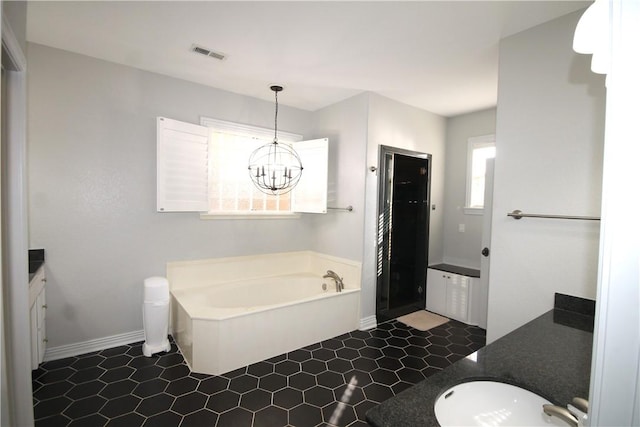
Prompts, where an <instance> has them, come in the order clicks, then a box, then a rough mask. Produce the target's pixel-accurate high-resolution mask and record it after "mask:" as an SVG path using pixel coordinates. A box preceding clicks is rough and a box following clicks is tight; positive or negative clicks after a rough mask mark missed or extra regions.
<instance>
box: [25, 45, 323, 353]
mask: <svg viewBox="0 0 640 427" xmlns="http://www.w3.org/2000/svg"><path fill="white" fill-rule="evenodd" d="M28 61H29V72H28V94H29V98H28V105H29V109H28V125H29V128H28V133H29V147H28V150H29V181H30V183H29V188H30V194H29V204H30V206H29V221H30V245H31V247H33V248H45V250H46V256H47V262H46V265H47V277H48V281H47V299H48V305H49V310H48V312H47V335H48V339H49V346H50V347H56V346H61V345H65V344H70V343H77V342H82V341H86V340H90V339H97V338H102V337H107V336H110V335H115V334H121V333H128V332H131V331H137V330H140V329H142V306H141V304H142V283H143V280H144V278H146V277H148V276H152V275H164V274H165V263H166V262H167V261H178V260H187V259H198V258H208V257H220V256H235V255H250V254H259V253H269V252H280V251H293V250H305V249H308V248H309V247H310V246H311V244H312V242H313V233H312V231H311V229H310V227H309V218H308V217H306V216H305V217H303V218H301V219H297V220H259V221H247V220H245V221H243V220H200V219H199V216H198V214H195V213H156V210H155V195H156V182H155V181H156V177H155V174H156V166H155V163H156V121H155V118H156V116H159V115H162V116H167V117H171V118H175V119H178V120H183V121H188V122H192V123H199V117H200V115H204V116H209V117H214V118H217V119H222V120H230V121H235V122H240V123H246V124H252V125H257V126H263V127H270V126H272V125H273V114H274V107H273V103H272V102H265V101H260V100H257V99H254V98H249V97H245V96H240V95H236V94H233V93H229V92H224V91H221V90H216V89H213V88H209V87H205V86H201V85H197V84H193V83H188V82H185V81H182V80H177V79H174V78H170V77H165V76H161V75H158V74H153V73H149V72H144V71H140V70H136V69H133V68H129V67H125V66H121V65H117V64H113V63H109V62H105V61H101V60H96V59H93V58H89V57H87V56H82V55H77V54H73V53H69V52H65V51H61V50H57V49H52V48H48V47H44V46H40V45H35V44H29V45H28ZM265 90H267V91H268V90H269V89H268V87H266V88H265ZM280 100H281V101H282V102H285V103H286V92H285V95H283V97H282V98H281V99H280ZM311 120H312V116H311V113H309V112H306V111H303V110H298V109H294V108H288V107H286V106H284V105H282V106H281V110H280V114H279V124H280V128H281V129H282V130H283V131H291V132H296V133H300V134H303V135H309V133H310V130H311Z"/></svg>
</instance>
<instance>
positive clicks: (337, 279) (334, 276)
mask: <svg viewBox="0 0 640 427" xmlns="http://www.w3.org/2000/svg"><path fill="white" fill-rule="evenodd" d="M322 278H323V279H326V278H331V279H333V281H334V282H336V292H342V290H343V289H344V283H342V277H340V276H338V275H337V274H336V273H335V272H333V271H331V270H327V274H325V275H324V276H322Z"/></svg>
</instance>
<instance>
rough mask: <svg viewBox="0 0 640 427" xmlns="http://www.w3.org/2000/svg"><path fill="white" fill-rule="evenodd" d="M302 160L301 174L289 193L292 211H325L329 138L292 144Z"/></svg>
mask: <svg viewBox="0 0 640 427" xmlns="http://www.w3.org/2000/svg"><path fill="white" fill-rule="evenodd" d="M293 147H294V148H295V150H296V152H297V153H298V155H299V156H300V160H301V161H302V168H303V169H302V176H301V177H300V181H299V182H298V185H297V186H296V187H295V188H294V189H293V191H292V193H291V198H292V205H291V206H292V210H293V211H294V212H302V213H305V212H309V213H326V212H327V181H328V168H329V139H327V138H322V139H313V140H309V141H299V142H296V143H294V144H293Z"/></svg>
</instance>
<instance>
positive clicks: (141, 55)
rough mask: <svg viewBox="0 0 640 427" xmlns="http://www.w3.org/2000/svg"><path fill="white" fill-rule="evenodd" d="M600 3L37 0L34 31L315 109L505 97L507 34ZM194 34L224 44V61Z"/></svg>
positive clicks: (465, 105) (61, 43)
mask: <svg viewBox="0 0 640 427" xmlns="http://www.w3.org/2000/svg"><path fill="white" fill-rule="evenodd" d="M590 3H591V2H589V1H548V2H547V1H487V2H485V1H468V2H465V1H410V2H400V1H390V2H382V1H373V2H367V1H358V2H329V1H319V2H311V1H289V2H270V1H258V2H245V1H228V2H220V1H199V2H188V1H160V2H151V1H107V2H101V1H80V2H58V1H43V2H37V1H29V3H28V6H27V40H28V41H30V42H34V43H39V44H42V45H47V46H51V47H55V48H59V49H64V50H68V51H72V52H77V53H81V54H84V55H89V56H92V57H96V58H100V59H105V60H107V61H112V62H116V63H119V64H124V65H128V66H132V67H136V68H139V69H142V70H147V71H152V72H156V73H160V74H164V75H168V76H173V77H177V78H180V79H184V80H189V81H193V82H196V83H200V84H203V85H208V86H213V87H216V88H220V89H224V90H228V91H231V92H235V93H239V94H243V95H248V96H252V97H256V98H261V99H266V100H272V99H273V93H272V92H271V91H270V90H269V86H270V85H272V84H280V85H282V86H284V87H285V91H284V92H282V93H281V94H280V96H279V101H280V102H281V103H282V104H286V105H289V106H292V107H298V108H301V109H305V110H309V111H315V110H317V109H320V108H322V107H325V106H327V105H331V104H333V103H335V102H338V101H341V100H343V99H346V98H348V97H351V96H353V95H356V94H358V93H361V92H363V91H371V92H375V93H378V94H380V95H383V96H386V97H389V98H392V99H395V100H397V101H400V102H403V103H405V104H409V105H412V106H415V107H419V108H422V109H424V110H427V111H431V112H433V113H436V114H439V115H442V116H448V117H449V116H455V115H458V114H462V113H466V112H470V111H476V110H480V109H483V108H488V107H492V106H495V104H496V98H497V82H498V43H499V40H500V39H501V38H504V37H507V36H510V35H513V34H516V33H518V32H520V31H523V30H526V29H528V28H531V27H533V26H536V25H538V24H541V23H543V22H546V21H549V20H551V19H554V18H556V17H559V16H562V15H564V14H567V13H570V12H572V11H574V10H577V9H580V8H584V7H586V6H588V5H589V4H590ZM193 44H197V45H201V46H204V47H206V48H208V49H211V50H213V51H216V52H220V53H223V54H224V55H225V59H224V60H222V61H220V60H216V59H213V58H210V57H206V56H202V55H198V54H196V53H194V52H191V47H192V45H193Z"/></svg>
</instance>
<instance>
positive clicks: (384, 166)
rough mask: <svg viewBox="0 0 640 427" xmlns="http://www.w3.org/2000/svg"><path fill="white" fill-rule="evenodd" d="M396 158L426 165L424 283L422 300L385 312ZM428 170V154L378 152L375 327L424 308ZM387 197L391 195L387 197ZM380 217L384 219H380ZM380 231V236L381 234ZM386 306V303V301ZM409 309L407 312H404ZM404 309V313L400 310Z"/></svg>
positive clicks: (385, 149) (382, 148)
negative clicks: (411, 158)
mask: <svg viewBox="0 0 640 427" xmlns="http://www.w3.org/2000/svg"><path fill="white" fill-rule="evenodd" d="M396 154H400V155H403V156H409V157H414V158H418V159H424V160H426V161H427V173H426V177H425V179H426V180H427V185H426V193H427V194H426V201H425V204H426V206H427V209H426V238H425V241H424V245H425V260H424V262H425V269H424V276H425V280H424V283H423V285H422V286H423V289H424V292H423V294H422V295H423V297H422V299H421V300H420V301H419V302H418V303H416V304H412V305H410V306H403V307H398V308H395V309H391V310H389V308H388V305H387V307H386V309H385V308H384V307H382V306H381V305H382V301H383V299H382V297H383V287H384V283H385V281H386V284H387V288H388V286H389V282H390V277H389V275H390V271H391V268H390V267H391V266H390V264H391V257H390V255H391V253H390V252H391V249H388V250H386V251H385V249H384V247H385V246H387V247H388V246H389V245H390V244H391V234H392V232H393V230H392V227H391V224H390V220H391V219H392V218H393V185H387V184H388V183H391V184H392V183H393V157H394V155H396ZM431 169H432V158H431V154H427V153H423V152H419V151H413V150H407V149H404V148H398V147H392V146H387V145H380V146H379V151H378V194H377V196H378V202H377V212H376V213H377V216H376V219H377V221H376V222H377V226H376V252H375V253H376V260H375V265H376V319H377V322H378V323H382V322H384V321H387V320H391V319H394V318H396V317H398V316H402V315H404V314H407V313H409V312H411V311H414V309H411V308H410V307H415V308H419V309H420V308H421V309H424V308H425V307H426V273H427V266H428V264H429V262H428V261H429V234H430V227H429V225H430V224H429V223H430V218H431ZM388 193H390V194H388ZM387 204H390V209H389V212H390V214H389V216H388V218H385V217H384V215H383V213H384V212H385V211H386V206H387ZM381 215H383V216H382V217H381ZM381 231H382V233H381ZM387 303H388V299H387ZM407 308H408V310H407ZM403 309H404V310H403Z"/></svg>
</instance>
